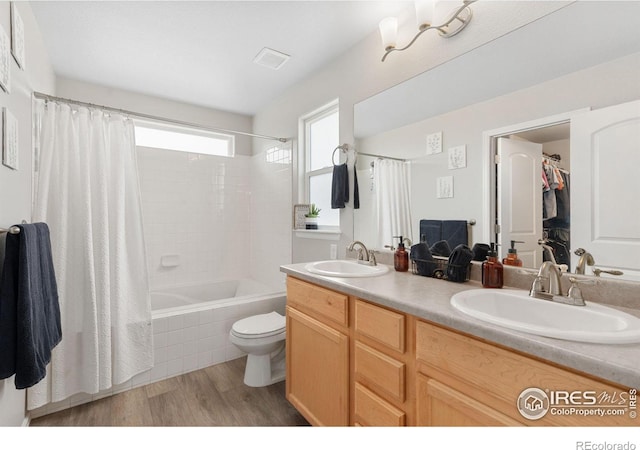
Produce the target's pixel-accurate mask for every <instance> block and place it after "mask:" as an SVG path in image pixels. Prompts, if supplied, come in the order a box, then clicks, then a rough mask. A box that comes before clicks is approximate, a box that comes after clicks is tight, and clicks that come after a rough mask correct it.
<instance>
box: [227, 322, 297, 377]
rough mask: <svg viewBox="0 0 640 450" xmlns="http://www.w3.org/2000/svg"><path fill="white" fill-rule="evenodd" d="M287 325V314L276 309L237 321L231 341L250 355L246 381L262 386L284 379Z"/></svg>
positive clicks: (230, 332)
mask: <svg viewBox="0 0 640 450" xmlns="http://www.w3.org/2000/svg"><path fill="white" fill-rule="evenodd" d="M285 326H286V318H285V316H283V315H281V314H278V313H277V312H275V311H274V312H270V313H268V314H258V315H255V316H251V317H247V318H245V319H240V320H238V321H237V322H235V323H234V324H233V326H232V327H231V330H230V331H229V340H230V341H231V342H232V343H233V344H234V345H235V346H236V347H238V348H239V349H240V350H242V351H243V352H245V353H247V355H248V356H247V366H246V368H245V371H244V384H246V385H247V386H252V387H261V386H269V385H270V384H273V383H277V382H278V381H282V380H284V377H285V349H284V348H285V337H286V332H285Z"/></svg>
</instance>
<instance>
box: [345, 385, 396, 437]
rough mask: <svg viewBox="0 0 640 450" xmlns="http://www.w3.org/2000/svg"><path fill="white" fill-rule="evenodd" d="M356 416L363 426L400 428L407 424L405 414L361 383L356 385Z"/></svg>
mask: <svg viewBox="0 0 640 450" xmlns="http://www.w3.org/2000/svg"><path fill="white" fill-rule="evenodd" d="M355 415H356V418H357V420H356V421H358V420H359V419H361V421H360V422H358V423H361V424H362V425H365V424H366V425H369V426H372V427H399V426H404V424H405V413H404V412H402V411H401V410H399V409H398V408H396V407H395V406H393V405H391V404H389V403H387V402H386V401H384V400H383V399H381V398H380V397H378V396H377V395H376V394H374V393H373V392H371V391H370V390H369V389H367V388H365V387H364V386H362V385H361V384H360V383H356V384H355Z"/></svg>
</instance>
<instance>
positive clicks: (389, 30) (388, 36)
mask: <svg viewBox="0 0 640 450" xmlns="http://www.w3.org/2000/svg"><path fill="white" fill-rule="evenodd" d="M380 37H381V38H382V45H383V46H384V49H385V50H387V49H389V48H395V46H396V40H397V38H398V19H397V18H395V17H387V18H386V19H382V20H381V21H380Z"/></svg>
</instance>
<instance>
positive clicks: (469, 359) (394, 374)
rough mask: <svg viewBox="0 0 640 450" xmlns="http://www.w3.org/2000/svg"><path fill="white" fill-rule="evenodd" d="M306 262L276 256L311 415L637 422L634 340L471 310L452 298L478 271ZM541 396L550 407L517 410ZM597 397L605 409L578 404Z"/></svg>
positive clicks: (485, 422) (294, 372) (355, 420)
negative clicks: (565, 333)
mask: <svg viewBox="0 0 640 450" xmlns="http://www.w3.org/2000/svg"><path fill="white" fill-rule="evenodd" d="M304 267H305V265H304V264H292V265H287V266H283V267H282V268H281V270H282V271H283V272H285V273H287V275H288V277H287V382H286V395H287V399H288V400H289V401H290V402H291V403H292V404H293V405H294V406H295V407H296V409H298V410H299V411H300V412H301V413H302V414H303V415H304V416H305V417H306V418H307V420H308V421H309V422H310V423H311V424H313V425H329V426H349V425H353V426H497V425H543V426H552V425H563V426H640V419H638V418H637V408H638V406H637V401H636V400H635V395H636V389H637V388H638V387H640V367H639V365H638V361H640V344H623V345H603V344H586V343H579V342H571V341H562V340H558V339H550V338H544V337H539V336H535V335H530V334H527V333H521V332H515V331H511V330H507V329H505V328H502V327H497V326H492V325H490V324H486V323H483V322H481V321H479V320H477V319H474V318H471V317H467V316H465V315H464V314H462V313H460V312H458V311H456V310H455V309H454V308H453V307H452V306H451V305H450V302H449V300H450V298H451V296H452V295H453V294H455V293H457V292H460V291H463V290H466V289H473V288H478V287H479V286H480V285H479V283H477V282H467V283H451V282H446V281H443V280H436V279H432V278H425V277H420V276H415V275H412V274H411V273H398V272H393V271H391V272H389V273H387V274H385V275H383V276H378V277H374V278H337V277H324V276H319V275H315V274H312V273H309V272H308V271H306V270H305V268H304ZM631 312H632V314H634V312H633V311H631ZM635 314H636V315H637V312H636V313H635ZM531 388H537V390H535V391H530V389H531ZM531 393H533V394H534V395H529V394H531ZM541 393H542V394H541ZM540 396H542V397H545V396H546V401H547V403H546V404H542V403H543V401H542V400H544V399H542V400H541V397H540ZM539 401H540V403H541V404H540V408H541V409H540V410H542V408H544V411H546V413H545V414H542V415H541V416H540V417H537V418H535V419H532V418H531V417H532V416H531V415H529V416H527V415H526V414H523V413H521V411H520V408H519V405H524V404H525V403H526V402H534V403H533V406H532V407H531V408H530V409H527V410H526V411H525V413H526V412H531V410H533V411H534V412H535V411H536V410H537V408H538V407H537V406H536V404H535V402H539ZM529 406H531V405H529ZM596 407H597V408H599V411H604V412H603V413H602V414H603V415H602V416H600V415H598V413H585V411H588V410H596V409H597V408H596ZM571 408H573V409H571ZM576 409H580V410H581V411H582V412H581V413H576ZM552 410H553V411H552ZM605 410H606V411H605ZM614 410H615V412H608V411H614ZM585 414H592V415H585ZM610 414H620V415H610Z"/></svg>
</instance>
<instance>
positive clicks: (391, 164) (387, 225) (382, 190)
mask: <svg viewBox="0 0 640 450" xmlns="http://www.w3.org/2000/svg"><path fill="white" fill-rule="evenodd" d="M409 167H410V163H409V162H404V161H395V160H390V159H378V160H376V161H375V163H374V173H373V178H374V186H375V189H376V192H375V202H376V211H377V214H376V216H377V225H378V242H377V248H384V246H385V245H390V244H395V243H396V242H395V241H394V240H393V239H392V238H393V236H403V237H408V238H409V239H411V238H412V236H413V231H412V229H411V197H410V189H409ZM394 247H395V245H394Z"/></svg>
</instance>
